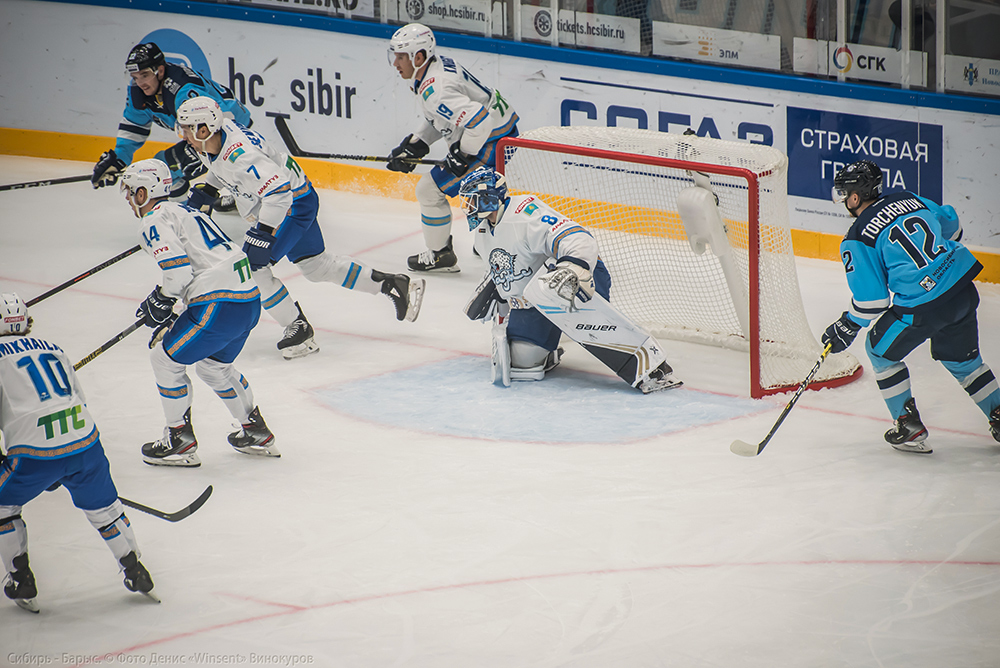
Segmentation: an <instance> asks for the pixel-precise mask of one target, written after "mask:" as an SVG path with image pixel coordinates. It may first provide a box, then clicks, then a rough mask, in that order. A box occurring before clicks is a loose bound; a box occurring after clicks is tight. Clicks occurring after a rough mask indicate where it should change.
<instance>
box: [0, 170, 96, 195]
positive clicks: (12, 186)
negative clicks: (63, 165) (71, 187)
mask: <svg viewBox="0 0 1000 668" xmlns="http://www.w3.org/2000/svg"><path fill="white" fill-rule="evenodd" d="M89 180H90V174H84V175H82V176H67V177H65V178H62V179H42V180H41V181H28V182H27V183H8V184H7V185H5V186H0V192H3V191H5V190H24V189H25V188H39V187H41V186H55V185H59V184H60V183H79V182H80V181H89Z"/></svg>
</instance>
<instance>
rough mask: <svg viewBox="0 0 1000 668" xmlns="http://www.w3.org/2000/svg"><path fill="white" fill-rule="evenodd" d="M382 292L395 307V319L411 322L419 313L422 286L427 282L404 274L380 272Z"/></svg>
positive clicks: (422, 297)
mask: <svg viewBox="0 0 1000 668" xmlns="http://www.w3.org/2000/svg"><path fill="white" fill-rule="evenodd" d="M381 276H383V277H384V278H383V279H382V294H383V295H386V296H388V297H389V299H391V300H392V303H393V305H394V306H395V307H396V320H406V321H407V322H413V321H414V320H416V319H417V316H418V315H420V305H421V304H422V303H423V301H424V287H425V286H426V284H427V281H425V280H424V279H422V278H414V279H412V280H411V279H410V277H409V276H407V275H406V274H381Z"/></svg>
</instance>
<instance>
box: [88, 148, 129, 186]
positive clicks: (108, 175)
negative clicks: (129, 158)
mask: <svg viewBox="0 0 1000 668" xmlns="http://www.w3.org/2000/svg"><path fill="white" fill-rule="evenodd" d="M124 169H125V161H124V160H122V159H121V158H119V157H118V154H116V153H115V152H114V149H112V150H110V151H105V152H104V153H102V154H101V157H100V159H99V160H98V161H97V164H96V165H94V174H93V175H92V176H91V177H90V184H91V185H92V186H94V188H95V189H97V188H103V187H104V186H113V185H114V184H115V183H117V182H118V177H119V176H120V175H121V173H122V171H123V170H124Z"/></svg>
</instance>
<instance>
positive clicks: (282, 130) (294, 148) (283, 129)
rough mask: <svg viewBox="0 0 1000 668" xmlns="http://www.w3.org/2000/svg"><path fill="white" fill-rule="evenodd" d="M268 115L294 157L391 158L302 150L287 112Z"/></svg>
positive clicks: (418, 162) (435, 162) (430, 162)
mask: <svg viewBox="0 0 1000 668" xmlns="http://www.w3.org/2000/svg"><path fill="white" fill-rule="evenodd" d="M266 113H267V115H268V116H271V117H273V118H274V127H276V128H277V129H278V134H279V135H281V140H282V141H283V142H285V146H287V147H288V150H289V151H291V153H292V155H293V156H294V157H296V158H321V159H323V160H363V161H367V162H389V161H390V160H392V158H391V157H389V156H381V155H346V154H343V153H312V152H310V151H303V150H302V149H301V148H299V144H298V142H296V141H295V137H293V136H292V131H291V130H290V129H289V128H288V123H287V122H285V119H286V118H288V114H281V113H277V112H273V111H268V112H266ZM403 162H408V163H410V164H412V165H440V164H441V161H440V160H424V159H422V158H403Z"/></svg>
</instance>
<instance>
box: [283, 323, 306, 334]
mask: <svg viewBox="0 0 1000 668" xmlns="http://www.w3.org/2000/svg"><path fill="white" fill-rule="evenodd" d="M305 325H306V323H304V322H303V321H301V320H293V321H292V324H290V325H289V326H288V327H285V337H286V338H287V337H289V336H295V335H296V334H298V333H299V331H300V330H302V329H305Z"/></svg>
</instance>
